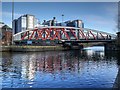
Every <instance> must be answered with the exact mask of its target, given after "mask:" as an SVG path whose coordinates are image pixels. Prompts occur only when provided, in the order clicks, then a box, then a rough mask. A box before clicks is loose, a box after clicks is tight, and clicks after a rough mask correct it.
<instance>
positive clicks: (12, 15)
mask: <svg viewBox="0 0 120 90" xmlns="http://www.w3.org/2000/svg"><path fill="white" fill-rule="evenodd" d="M13 20H14V0H12V44H13V35H14V31H13Z"/></svg>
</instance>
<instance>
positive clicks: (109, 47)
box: [104, 42, 117, 51]
mask: <svg viewBox="0 0 120 90" xmlns="http://www.w3.org/2000/svg"><path fill="white" fill-rule="evenodd" d="M104 48H105V51H114V50H117V48H116V45H115V42H111V43H106V44H104Z"/></svg>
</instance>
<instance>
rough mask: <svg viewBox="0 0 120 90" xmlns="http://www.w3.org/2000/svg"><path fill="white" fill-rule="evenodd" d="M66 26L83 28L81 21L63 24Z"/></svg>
mask: <svg viewBox="0 0 120 90" xmlns="http://www.w3.org/2000/svg"><path fill="white" fill-rule="evenodd" d="M64 23H65V25H66V26H69V27H77V28H80V27H81V28H84V23H83V21H82V20H78V19H77V20H73V21H71V20H70V21H66V22H64Z"/></svg>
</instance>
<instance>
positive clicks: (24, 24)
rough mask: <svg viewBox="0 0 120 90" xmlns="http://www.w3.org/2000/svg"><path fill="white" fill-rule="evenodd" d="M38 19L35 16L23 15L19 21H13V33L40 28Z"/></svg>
mask: <svg viewBox="0 0 120 90" xmlns="http://www.w3.org/2000/svg"><path fill="white" fill-rule="evenodd" d="M38 22H39V21H38V19H37V18H35V16H34V15H29V14H26V15H23V16H21V17H19V18H18V19H15V20H13V33H14V34H16V33H18V32H21V31H25V30H30V29H34V28H35V27H36V26H38Z"/></svg>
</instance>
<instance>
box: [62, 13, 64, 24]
mask: <svg viewBox="0 0 120 90" xmlns="http://www.w3.org/2000/svg"><path fill="white" fill-rule="evenodd" d="M63 20H64V14H62V24H63Z"/></svg>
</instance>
